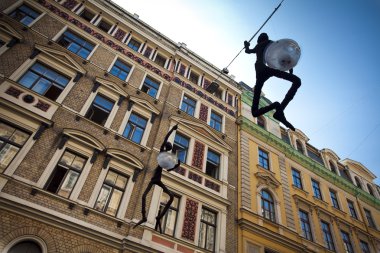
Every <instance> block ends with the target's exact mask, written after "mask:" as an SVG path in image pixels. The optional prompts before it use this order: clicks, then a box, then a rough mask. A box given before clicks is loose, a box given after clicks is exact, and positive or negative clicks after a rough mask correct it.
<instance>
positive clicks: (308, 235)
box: [298, 209, 314, 242]
mask: <svg viewBox="0 0 380 253" xmlns="http://www.w3.org/2000/svg"><path fill="white" fill-rule="evenodd" d="M301 214H302V215H303V216H305V217H306V219H305V218H304V217H301ZM298 216H299V221H300V226H301V231H302V236H303V237H304V238H305V239H307V240H309V241H312V242H313V241H314V238H313V230H312V228H311V223H310V217H309V213H308V212H306V211H304V210H302V209H299V210H298ZM304 227H305V229H304Z"/></svg>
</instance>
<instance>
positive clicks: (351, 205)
mask: <svg viewBox="0 0 380 253" xmlns="http://www.w3.org/2000/svg"><path fill="white" fill-rule="evenodd" d="M347 204H348V209H349V210H350V214H351V217H352V218H355V219H358V215H357V214H356V210H355V206H354V202H352V201H351V200H348V199H347Z"/></svg>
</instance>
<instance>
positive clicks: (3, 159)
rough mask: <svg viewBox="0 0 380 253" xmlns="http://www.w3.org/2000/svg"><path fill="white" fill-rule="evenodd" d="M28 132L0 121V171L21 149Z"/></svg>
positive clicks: (27, 137)
mask: <svg viewBox="0 0 380 253" xmlns="http://www.w3.org/2000/svg"><path fill="white" fill-rule="evenodd" d="M29 136H30V134H29V133H26V132H24V131H22V130H20V129H18V128H15V127H13V126H11V125H9V124H7V123H5V122H1V121H0V173H1V172H3V171H4V170H5V169H6V168H7V167H8V165H9V164H10V163H11V162H12V160H13V159H14V158H15V157H16V155H17V153H18V152H19V151H20V149H22V147H23V146H24V144H25V142H26V141H27V140H28V139H29Z"/></svg>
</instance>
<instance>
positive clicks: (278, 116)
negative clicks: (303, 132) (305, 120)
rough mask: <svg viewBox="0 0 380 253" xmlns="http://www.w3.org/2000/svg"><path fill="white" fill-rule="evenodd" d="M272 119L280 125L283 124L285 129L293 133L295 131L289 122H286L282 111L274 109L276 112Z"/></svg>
mask: <svg viewBox="0 0 380 253" xmlns="http://www.w3.org/2000/svg"><path fill="white" fill-rule="evenodd" d="M273 118H275V119H276V120H278V121H280V122H281V123H282V124H284V125H285V126H286V127H287V128H289V129H291V130H293V131H295V130H296V129H295V128H294V126H293V125H292V124H290V122H289V121H287V120H286V118H285V114H284V111H283V110H281V109H279V108H277V109H276V112H275V113H274V114H273Z"/></svg>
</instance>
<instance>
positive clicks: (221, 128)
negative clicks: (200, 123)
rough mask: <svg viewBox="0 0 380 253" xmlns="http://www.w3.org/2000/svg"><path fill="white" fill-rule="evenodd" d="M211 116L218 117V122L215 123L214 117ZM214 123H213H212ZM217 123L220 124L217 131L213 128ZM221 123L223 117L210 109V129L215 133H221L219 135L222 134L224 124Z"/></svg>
mask: <svg viewBox="0 0 380 253" xmlns="http://www.w3.org/2000/svg"><path fill="white" fill-rule="evenodd" d="M213 115H216V116H218V117H219V118H220V121H217V120H216V119H215V117H214V118H213ZM213 122H214V123H213ZM215 122H216V123H219V124H220V129H217V128H216V127H215V126H216V125H215V124H216V123H215ZM223 122H224V117H223V115H221V114H219V113H217V112H216V111H215V110H213V109H211V113H210V120H209V124H208V125H209V126H210V127H212V128H213V129H215V130H216V131H218V132H221V133H223V130H224V124H223Z"/></svg>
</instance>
